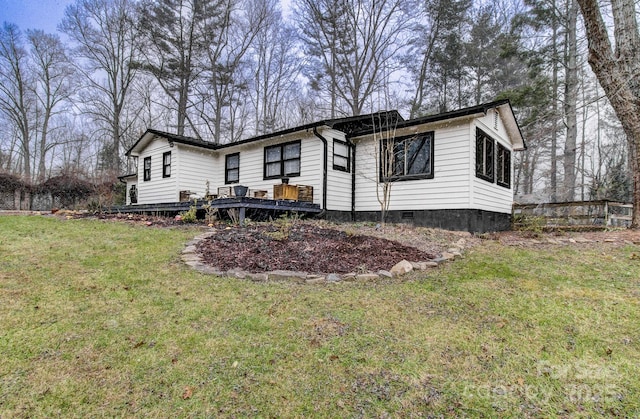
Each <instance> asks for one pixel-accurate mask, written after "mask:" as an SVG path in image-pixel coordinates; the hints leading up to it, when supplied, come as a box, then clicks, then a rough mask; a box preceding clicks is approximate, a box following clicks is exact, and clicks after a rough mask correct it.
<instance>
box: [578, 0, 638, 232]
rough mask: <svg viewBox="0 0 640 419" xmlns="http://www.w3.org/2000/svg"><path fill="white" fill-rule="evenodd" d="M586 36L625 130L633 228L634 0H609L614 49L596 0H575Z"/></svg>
mask: <svg viewBox="0 0 640 419" xmlns="http://www.w3.org/2000/svg"><path fill="white" fill-rule="evenodd" d="M577 1H578V3H579V4H580V9H581V11H582V16H583V18H584V24H585V28H586V33H587V38H588V40H589V64H590V65H591V68H592V69H593V72H594V73H595V74H596V76H597V77H598V81H599V82H600V85H601V86H602V88H603V89H604V91H605V93H606V95H607V97H608V98H609V101H610V102H611V106H612V107H613V109H614V110H615V112H616V115H617V116H618V119H619V120H620V122H621V124H622V127H623V129H624V131H625V133H626V134H627V140H628V145H629V152H630V153H631V159H630V161H631V163H632V167H631V169H632V171H633V219H632V221H631V227H632V228H638V227H640V147H639V145H640V34H639V33H638V22H637V20H636V10H635V5H634V1H633V0H612V1H611V5H612V8H611V11H612V12H613V13H612V14H613V22H614V25H615V28H614V37H615V52H614V50H613V48H612V45H611V41H610V39H609V34H608V32H607V27H606V25H605V23H604V19H603V17H602V13H601V11H600V9H599V6H598V1H597V0H577Z"/></svg>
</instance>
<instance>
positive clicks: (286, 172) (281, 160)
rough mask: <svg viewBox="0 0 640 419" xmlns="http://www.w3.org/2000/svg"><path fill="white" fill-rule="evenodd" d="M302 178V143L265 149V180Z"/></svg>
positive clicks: (296, 142) (297, 142)
mask: <svg viewBox="0 0 640 419" xmlns="http://www.w3.org/2000/svg"><path fill="white" fill-rule="evenodd" d="M289 176H300V141H295V142H292V143H286V144H278V145H274V146H270V147H265V148H264V178H265V179H276V178H281V177H289Z"/></svg>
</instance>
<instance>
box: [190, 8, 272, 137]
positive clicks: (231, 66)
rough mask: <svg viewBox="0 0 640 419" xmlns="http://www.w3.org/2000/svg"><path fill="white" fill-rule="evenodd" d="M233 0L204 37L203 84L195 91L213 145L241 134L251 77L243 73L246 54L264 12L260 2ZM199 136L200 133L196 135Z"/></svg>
mask: <svg viewBox="0 0 640 419" xmlns="http://www.w3.org/2000/svg"><path fill="white" fill-rule="evenodd" d="M238 3H239V2H238V1H236V0H224V4H221V5H220V8H221V11H222V12H223V15H222V16H223V18H222V19H220V24H219V25H218V27H217V28H216V30H214V31H212V32H210V33H209V34H208V35H209V36H208V37H207V44H208V49H207V57H206V63H205V69H204V72H203V75H204V76H205V77H204V79H203V83H202V84H200V85H199V86H198V88H197V94H198V97H199V102H200V103H199V105H198V111H199V117H200V120H201V121H203V122H204V124H205V125H206V129H207V130H208V131H209V133H210V135H211V136H212V137H213V140H214V142H216V143H220V142H221V141H222V139H223V134H224V135H225V137H226V141H231V142H232V141H237V140H239V139H240V138H241V136H242V133H243V132H244V129H243V123H245V122H246V121H245V119H244V118H243V117H240V116H239V115H240V114H242V115H244V113H245V112H246V109H244V108H245V106H246V105H245V96H246V93H247V91H248V88H249V79H250V76H249V75H248V74H247V72H246V61H247V60H248V57H247V54H248V51H249V49H250V48H251V46H252V44H253V42H254V39H255V37H256V36H257V34H258V32H259V31H260V29H261V28H262V26H263V25H264V21H265V18H266V14H265V8H264V7H260V4H259V3H260V0H245V1H244V2H243V3H242V4H241V5H242V7H239V6H240V5H239V4H238ZM197 135H198V136H200V134H199V133H197Z"/></svg>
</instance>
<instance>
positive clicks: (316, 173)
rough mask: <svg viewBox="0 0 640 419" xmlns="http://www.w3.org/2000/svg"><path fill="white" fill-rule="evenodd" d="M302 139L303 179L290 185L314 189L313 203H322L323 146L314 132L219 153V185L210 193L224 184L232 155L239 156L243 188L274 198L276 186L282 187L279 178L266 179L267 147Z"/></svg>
mask: <svg viewBox="0 0 640 419" xmlns="http://www.w3.org/2000/svg"><path fill="white" fill-rule="evenodd" d="M297 140H302V141H301V143H300V176H295V177H291V178H290V180H289V183H290V184H291V185H309V186H313V202H314V203H316V204H322V192H323V191H322V164H323V159H322V153H323V144H322V141H320V139H319V138H317V137H315V136H314V135H313V133H305V134H304V135H298V136H287V137H283V138H278V139H274V140H269V141H259V142H254V143H248V144H243V145H237V146H231V147H227V148H223V149H221V150H218V151H217V152H216V153H218V157H217V160H216V163H215V164H214V173H215V176H214V177H215V178H216V179H217V180H218V182H217V184H214V183H212V184H211V190H212V192H213V191H216V190H217V188H218V187H219V186H233V185H237V183H236V184H231V185H225V183H224V171H225V167H224V165H225V156H226V155H227V154H232V153H240V183H239V184H240V185H244V186H247V187H249V190H250V191H251V190H265V191H267V193H268V194H267V198H270V199H273V185H276V184H279V183H280V180H279V179H266V180H265V179H264V148H265V147H268V146H271V145H276V144H282V143H288V142H292V141H297Z"/></svg>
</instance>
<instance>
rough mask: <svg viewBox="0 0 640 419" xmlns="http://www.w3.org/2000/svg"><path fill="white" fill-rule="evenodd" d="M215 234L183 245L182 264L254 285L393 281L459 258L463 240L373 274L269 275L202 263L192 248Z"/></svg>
mask: <svg viewBox="0 0 640 419" xmlns="http://www.w3.org/2000/svg"><path fill="white" fill-rule="evenodd" d="M215 234H216V233H215V232H207V233H203V234H200V235H198V236H196V237H194V238H193V240H191V241H189V242H187V243H186V246H185V248H184V250H183V251H182V256H181V258H182V261H183V262H184V263H185V264H186V265H188V266H190V267H191V268H193V269H195V270H196V271H198V272H200V273H203V274H207V275H217V276H221V277H224V276H226V277H231V278H238V279H249V280H251V281H254V282H264V281H293V282H297V283H301V284H328V283H335V282H341V281H359V282H368V281H375V280H378V279H380V278H395V277H398V276H401V275H404V274H406V273H409V272H411V271H414V270H417V271H425V270H429V269H431V268H436V267H438V266H439V265H440V264H441V263H443V262H446V261H449V260H453V259H455V258H457V257H460V256H462V252H463V249H464V246H465V243H466V242H465V240H464V239H460V240H458V241H457V242H456V243H455V244H454V245H453V246H452V247H451V248H449V249H447V251H446V252H442V255H441V256H440V257H439V258H436V259H432V260H428V261H420V262H409V261H407V260H404V259H403V260H402V261H400V262H398V263H397V264H395V265H394V266H393V267H392V268H391V269H389V270H388V271H387V270H380V271H378V272H377V273H374V272H364V273H356V272H351V273H346V274H337V273H330V274H326V275H325V274H310V273H308V272H298V271H285V270H275V271H269V272H260V273H253V272H246V271H243V270H242V269H240V268H234V269H230V270H228V271H222V270H220V269H218V268H216V267H212V266H209V265H207V264H205V263H203V262H202V257H201V256H200V254H198V251H197V248H196V246H197V245H198V243H200V242H201V241H202V240H205V239H207V238H209V237H211V236H213V235H215Z"/></svg>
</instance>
